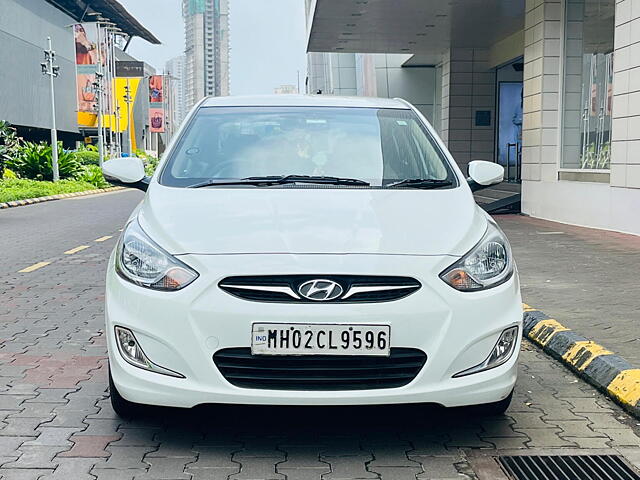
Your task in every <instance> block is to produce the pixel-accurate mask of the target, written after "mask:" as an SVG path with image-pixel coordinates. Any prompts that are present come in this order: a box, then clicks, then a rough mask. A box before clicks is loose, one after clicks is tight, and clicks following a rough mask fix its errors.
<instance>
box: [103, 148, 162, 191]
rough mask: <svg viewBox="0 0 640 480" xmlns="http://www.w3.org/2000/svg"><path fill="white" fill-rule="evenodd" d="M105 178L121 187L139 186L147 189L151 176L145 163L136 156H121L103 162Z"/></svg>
mask: <svg viewBox="0 0 640 480" xmlns="http://www.w3.org/2000/svg"><path fill="white" fill-rule="evenodd" d="M102 174H103V175H104V178H105V179H106V180H107V181H108V182H109V183H112V184H114V185H117V186H120V187H131V188H137V189H139V190H142V191H145V192H146V191H147V188H149V180H150V178H149V177H147V176H146V174H145V171H144V163H143V162H142V160H141V159H140V158H136V157H120V158H113V159H111V160H107V161H106V162H104V163H103V164H102Z"/></svg>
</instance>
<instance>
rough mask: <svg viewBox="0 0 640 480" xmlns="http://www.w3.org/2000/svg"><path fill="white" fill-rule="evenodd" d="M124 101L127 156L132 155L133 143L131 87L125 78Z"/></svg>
mask: <svg viewBox="0 0 640 480" xmlns="http://www.w3.org/2000/svg"><path fill="white" fill-rule="evenodd" d="M124 91H125V94H124V101H125V103H126V104H127V137H128V140H129V142H128V143H129V155H133V142H132V141H131V102H132V98H131V87H130V85H129V79H128V78H127V86H126V87H124Z"/></svg>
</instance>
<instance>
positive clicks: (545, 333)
mask: <svg viewBox="0 0 640 480" xmlns="http://www.w3.org/2000/svg"><path fill="white" fill-rule="evenodd" d="M523 334H524V336H525V337H526V338H528V339H529V340H531V341H532V342H533V343H535V344H536V345H538V346H539V347H541V348H542V349H543V351H544V352H546V353H547V354H549V355H551V356H552V357H553V358H555V359H557V360H559V361H560V362H562V363H563V364H564V365H565V366H567V367H568V368H569V369H570V370H572V371H573V372H575V373H576V374H578V375H579V376H580V377H581V378H584V379H585V380H586V381H587V382H589V383H590V384H591V385H593V386H594V387H596V388H598V389H599V390H601V391H602V392H604V393H605V394H606V395H608V396H609V397H610V398H612V399H613V400H614V401H615V402H616V403H618V404H619V405H621V406H622V407H623V408H624V409H625V410H627V411H628V412H629V413H631V414H632V415H634V416H635V417H636V418H640V369H638V368H633V366H632V365H631V364H629V362H627V361H626V360H625V359H624V358H622V357H620V356H618V355H616V354H615V353H614V352H611V351H609V350H607V349H606V348H605V347H603V346H602V345H600V344H598V343H596V342H593V341H591V340H589V339H587V338H585V337H583V336H581V335H579V334H577V333H575V332H574V331H572V330H571V329H569V328H567V327H565V326H563V325H562V324H560V323H559V322H558V321H557V320H555V319H553V318H551V317H549V316H547V315H545V314H544V313H543V312H541V311H540V310H537V309H535V308H533V307H530V306H529V305H526V304H525V305H524V331H523Z"/></svg>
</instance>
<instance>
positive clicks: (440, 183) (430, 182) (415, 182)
mask: <svg viewBox="0 0 640 480" xmlns="http://www.w3.org/2000/svg"><path fill="white" fill-rule="evenodd" d="M451 185H453V182H452V181H451V180H436V179H434V178H406V179H404V180H400V181H399V182H394V183H390V184H388V185H386V187H387V188H397V187H407V188H422V189H425V190H427V189H435V188H442V187H450V186H451Z"/></svg>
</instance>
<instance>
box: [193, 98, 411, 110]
mask: <svg viewBox="0 0 640 480" xmlns="http://www.w3.org/2000/svg"><path fill="white" fill-rule="evenodd" d="M201 106H202V107H345V108H354V107H359V108H396V109H397V108H400V109H405V110H406V109H409V106H408V105H407V104H406V103H404V102H403V101H402V100H400V99H392V98H373V97H338V96H333V95H252V96H237V97H234V96H229V97H208V98H206V99H204V100H203V102H202V104H201Z"/></svg>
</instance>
